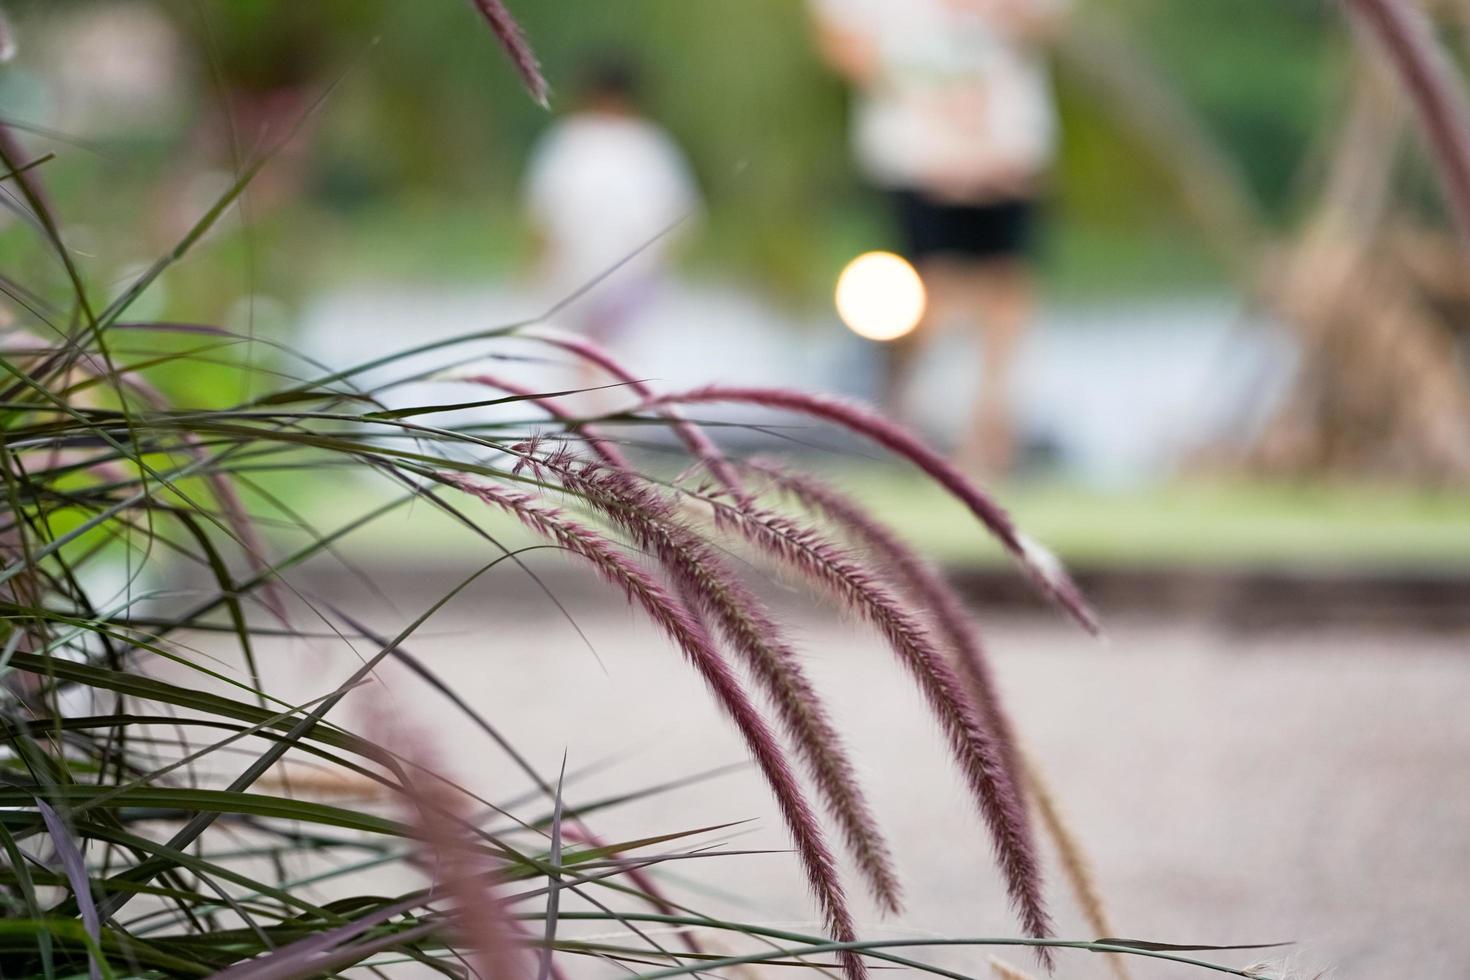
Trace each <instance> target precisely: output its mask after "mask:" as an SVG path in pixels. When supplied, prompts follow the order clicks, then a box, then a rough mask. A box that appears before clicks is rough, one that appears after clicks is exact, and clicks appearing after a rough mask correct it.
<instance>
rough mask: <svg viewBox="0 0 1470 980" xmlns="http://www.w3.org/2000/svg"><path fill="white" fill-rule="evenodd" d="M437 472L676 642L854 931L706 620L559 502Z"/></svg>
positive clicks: (802, 801) (838, 926) (807, 823)
mask: <svg viewBox="0 0 1470 980" xmlns="http://www.w3.org/2000/svg"><path fill="white" fill-rule="evenodd" d="M440 479H441V480H442V481H443V482H445V483H446V484H448V485H450V486H455V487H458V488H459V489H461V490H463V491H464V492H466V493H468V494H470V495H472V496H475V497H478V498H479V499H481V500H483V501H484V502H486V503H487V504H491V505H493V506H495V507H498V508H500V509H501V510H503V511H505V512H507V513H509V514H510V515H511V516H513V517H515V518H516V519H518V520H519V521H521V522H522V523H523V524H525V525H526V526H527V527H528V528H530V529H531V530H532V531H534V532H535V533H537V534H539V535H540V536H542V537H544V538H547V539H548V540H550V541H554V542H555V543H557V544H558V545H560V546H561V547H563V548H565V549H566V550H567V551H568V552H570V553H572V554H574V555H577V556H579V557H581V558H582V559H583V560H585V561H586V562H587V563H588V564H589V565H591V567H592V568H593V570H594V571H596V572H597V573H598V575H600V576H601V577H602V578H603V579H605V580H606V581H608V582H609V583H611V584H613V585H615V586H617V587H618V588H619V589H621V590H622V591H623V593H624V594H625V595H626V596H627V598H628V600H629V601H630V602H632V603H634V604H635V605H637V606H638V607H640V608H641V609H642V610H643V611H644V612H645V613H646V614H647V616H648V617H649V619H650V620H651V621H652V622H653V623H654V624H655V625H657V626H658V627H659V628H660V629H661V630H663V632H664V633H665V634H666V635H668V636H669V638H670V639H672V640H673V641H674V643H675V644H676V645H677V646H678V647H679V648H680V650H681V651H682V652H683V653H684V655H685V657H687V658H688V660H689V661H690V663H691V665H692V666H694V668H695V669H696V670H697V671H698V672H699V673H700V675H701V676H702V677H703V678H704V681H705V683H706V684H707V685H708V686H709V688H710V690H711V692H712V693H713V694H714V696H715V700H716V701H717V702H718V703H719V705H720V707H721V708H722V709H723V710H724V711H725V713H726V715H727V716H728V717H729V718H730V720H731V721H732V722H733V723H734V724H735V727H736V729H737V730H738V731H739V732H740V734H741V737H742V738H743V739H744V741H745V744H746V748H747V749H748V750H749V751H750V753H751V755H752V756H753V757H754V759H755V761H756V765H757V766H758V767H759V768H760V770H761V772H762V774H763V775H764V776H765V779H766V782H767V784H768V785H769V786H770V788H771V791H772V793H773V795H774V796H775V798H776V803H777V805H778V806H779V807H780V809H781V813H782V816H783V817H784V818H785V821H786V825H787V829H788V830H789V832H790V833H791V835H792V838H793V839H794V842H795V844H796V849H797V853H798V855H799V857H800V859H801V861H802V865H803V867H804V868H805V870H806V878H807V884H808V886H809V887H810V888H811V890H812V892H813V894H814V895H815V896H816V898H817V901H818V903H819V904H820V906H821V907H822V911H823V914H824V916H825V917H826V919H827V925H828V928H829V929H830V931H831V932H832V934H833V936H844V935H847V936H851V935H855V934H856V927H855V926H854V924H853V920H852V914H851V912H850V911H849V909H848V907H847V898H846V896H845V895H844V894H843V890H842V884H841V882H840V881H839V880H838V877H837V867H836V862H835V861H834V860H833V858H832V854H831V852H830V851H829V850H828V848H827V844H826V842H825V840H824V838H823V834H822V830H821V827H820V825H819V824H818V823H817V820H816V817H815V816H814V815H813V813H812V810H811V807H810V805H809V804H808V803H807V801H806V797H805V794H804V793H803V792H802V789H801V787H800V785H799V784H798V783H797V781H796V779H795V777H794V776H793V775H792V773H791V769H790V767H789V766H788V765H787V762H786V759H785V757H784V755H783V753H782V751H781V749H780V746H779V743H778V742H777V741H776V738H775V736H774V735H773V734H772V732H771V730H770V728H769V727H767V725H766V723H765V720H764V719H763V718H762V717H761V715H760V712H759V711H758V710H757V709H756V707H755V705H754V703H753V702H751V700H750V698H749V697H748V696H747V695H746V693H745V691H744V690H743V689H742V688H741V686H740V682H739V681H738V680H737V679H736V677H735V674H734V673H733V672H732V671H731V670H730V668H729V665H728V664H726V663H725V661H724V658H722V657H721V656H720V654H719V653H718V652H717V651H716V649H715V647H714V644H713V643H712V642H711V641H710V639H709V636H708V634H707V633H706V632H705V630H704V627H703V626H702V625H700V623H699V621H698V620H697V619H696V618H695V617H694V616H693V615H692V614H691V613H690V612H689V610H688V608H687V607H686V606H685V605H684V604H683V603H682V602H680V601H679V600H678V599H676V598H675V597H674V596H672V595H670V594H669V593H668V592H667V591H666V590H665V589H664V588H663V587H662V586H661V585H659V583H658V582H657V581H655V580H654V579H653V577H652V576H651V575H649V573H648V572H647V571H645V570H644V569H643V568H642V566H640V565H638V564H636V563H635V562H633V561H632V560H630V559H629V558H628V557H627V556H625V555H624V554H623V552H622V551H621V550H620V549H619V548H618V547H617V545H616V544H615V543H614V542H612V541H610V540H608V539H607V538H605V537H603V536H602V535H601V534H598V533H597V532H595V531H593V530H592V529H591V528H588V527H586V526H585V525H583V524H581V523H579V522H577V521H575V520H572V519H571V518H569V517H567V516H566V514H565V513H564V512H563V511H561V510H560V509H559V508H556V507H550V506H546V505H543V504H541V503H539V502H538V501H537V500H536V499H535V498H533V497H531V496H530V495H528V494H524V493H521V492H519V491H514V490H510V489H508V488H505V487H501V486H497V485H495V484H490V483H476V482H473V481H470V480H468V479H466V478H464V477H461V476H459V475H457V474H447V473H446V474H441V475H440ZM838 941H839V942H843V941H846V940H840V939H839V940H838ZM842 960H843V966H844V968H845V970H846V972H847V974H848V976H849V977H850V978H851V980H862V978H864V977H866V976H867V968H866V966H865V965H864V963H863V961H862V958H861V957H860V956H859V955H857V954H853V953H844V955H843V957H842Z"/></svg>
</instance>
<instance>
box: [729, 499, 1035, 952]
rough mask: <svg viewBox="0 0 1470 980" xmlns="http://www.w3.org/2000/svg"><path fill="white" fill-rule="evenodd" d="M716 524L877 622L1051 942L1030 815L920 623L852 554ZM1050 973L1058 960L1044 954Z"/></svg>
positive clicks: (766, 526)
mask: <svg viewBox="0 0 1470 980" xmlns="http://www.w3.org/2000/svg"><path fill="white" fill-rule="evenodd" d="M714 506H715V512H716V515H717V516H716V520H717V521H718V522H719V523H720V524H721V525H722V526H724V527H726V528H731V529H733V530H735V531H736V532H737V533H739V534H740V535H741V536H743V537H744V538H745V539H746V540H747V541H749V542H750V543H751V544H752V545H753V546H754V547H755V548H756V549H757V550H759V551H760V552H762V553H764V554H767V555H769V556H772V557H773V558H775V559H777V560H779V561H781V562H782V563H784V564H786V565H788V566H789V567H791V568H792V569H794V570H795V571H796V572H798V573H799V574H800V575H801V576H802V577H803V578H805V579H806V580H808V581H811V582H813V583H816V584H818V585H821V586H822V587H824V588H825V589H826V590H827V591H828V592H830V593H831V594H832V595H833V596H834V597H835V598H836V599H837V600H838V601H839V602H840V603H841V604H842V605H844V606H845V607H846V608H848V609H850V610H852V611H853V612H855V613H857V614H858V615H859V616H861V617H862V618H864V619H866V620H868V621H869V622H871V623H872V624H873V625H874V626H875V627H876V628H877V629H878V630H879V632H880V633H882V634H883V636H884V637H885V638H886V639H887V641H888V644H889V646H890V647H892V649H893V651H894V652H895V653H896V654H897V655H898V658H899V661H900V662H901V663H902V664H903V665H904V667H906V668H907V669H908V671H909V673H910V674H911V675H912V676H913V678H914V679H915V681H916V682H917V683H918V685H919V689H920V691H921V692H922V693H923V695H924V697H925V700H926V701H928V703H929V707H930V710H931V711H932V712H933V713H934V715H935V717H936V718H937V719H938V721H939V723H940V727H941V728H942V729H943V731H944V733H945V736H946V738H947V739H948V741H949V744H950V750H951V751H952V752H953V753H954V757H955V760H956V761H957V763H958V764H959V767H960V771H961V772H962V773H963V775H964V777H965V781H966V783H967V784H968V786H969V789H970V792H971V795H972V796H973V797H974V800H975V803H976V806H977V807H978V809H979V810H980V813H981V815H982V816H983V817H984V819H985V822H986V824H987V825H988V827H989V829H990V836H991V842H992V845H993V847H994V849H995V854H996V858H997V860H998V862H999V864H1000V867H1001V871H1002V874H1003V875H1004V877H1005V880H1006V890H1007V892H1008V894H1009V895H1010V898H1011V904H1012V906H1013V908H1014V909H1015V911H1016V913H1017V915H1018V916H1019V918H1020V920H1021V924H1022V927H1023V928H1024V929H1025V930H1026V932H1027V934H1028V935H1030V936H1031V937H1032V938H1035V939H1042V938H1046V937H1048V936H1050V935H1051V922H1050V918H1049V916H1048V915H1047V912H1046V905H1045V902H1044V900H1043V898H1042V887H1041V866H1040V862H1039V860H1038V858H1037V855H1036V849H1035V845H1034V844H1033V842H1032V839H1031V831H1030V827H1029V825H1028V823H1027V820H1026V810H1025V806H1024V804H1023V803H1022V801H1021V799H1020V797H1019V796H1018V795H1017V793H1016V792H1015V787H1014V785H1013V784H1012V783H1011V782H1010V780H1009V779H1007V778H1006V771H1005V759H1004V755H1003V753H1002V752H1001V748H1000V745H999V744H998V743H997V742H996V740H995V738H994V737H993V736H992V735H991V733H990V732H989V731H988V730H987V729H986V727H985V726H984V725H983V724H982V723H981V721H980V719H979V717H978V716H977V715H976V713H975V710H974V707H973V705H972V703H971V700H970V697H969V694H968V692H967V691H966V690H965V687H964V685H963V683H962V682H961V681H960V679H959V677H958V676H957V675H956V674H955V672H954V670H953V669H952V668H951V667H950V665H949V661H948V660H947V659H946V658H945V657H944V655H943V654H942V653H941V652H940V649H939V646H938V645H937V644H936V643H935V642H934V639H933V637H932V636H931V635H930V634H929V632H928V630H926V629H925V627H924V625H923V624H922V623H921V622H920V621H919V619H918V618H917V617H916V616H913V615H911V614H910V613H909V612H908V611H907V610H906V609H905V608H904V606H903V604H902V603H901V602H900V601H899V600H898V598H897V597H896V596H895V595H894V594H893V593H892V591H890V590H889V588H888V587H887V585H886V584H885V583H883V582H881V581H879V580H878V579H877V578H875V577H874V576H873V575H872V574H871V573H870V572H869V571H868V569H866V568H864V567H863V566H862V565H861V564H860V563H859V562H858V561H857V560H856V559H855V558H854V557H853V556H852V555H851V554H850V553H849V552H847V551H845V550H844V549H842V548H839V547H838V546H837V545H835V544H833V543H832V542H831V541H830V540H828V539H826V538H824V537H822V536H821V535H819V534H817V533H816V532H815V531H814V530H812V529H811V528H809V527H804V526H802V525H800V524H797V523H796V522H794V521H792V520H791V519H789V518H787V517H784V516H782V515H779V514H773V513H771V512H769V511H764V510H759V509H756V508H747V509H737V508H734V507H730V506H728V505H724V504H719V503H715V504H714ZM1037 949H1038V953H1037V955H1038V956H1039V957H1040V958H1041V959H1042V961H1043V962H1045V963H1046V964H1047V965H1048V966H1050V963H1051V954H1050V953H1049V952H1048V951H1046V950H1045V949H1044V948H1043V947H1037Z"/></svg>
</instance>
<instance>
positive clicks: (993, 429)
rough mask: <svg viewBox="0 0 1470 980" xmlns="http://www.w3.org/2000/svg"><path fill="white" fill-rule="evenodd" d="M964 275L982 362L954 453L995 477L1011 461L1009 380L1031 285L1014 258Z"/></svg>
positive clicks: (1027, 316) (1030, 307)
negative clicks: (962, 434)
mask: <svg viewBox="0 0 1470 980" xmlns="http://www.w3.org/2000/svg"><path fill="white" fill-rule="evenodd" d="M965 279H966V286H967V296H968V298H969V300H970V302H971V303H973V304H974V305H973V307H972V309H973V310H974V311H975V312H977V313H978V314H979V317H980V325H981V327H982V342H983V344H984V347H983V350H984V355H983V357H984V360H983V365H982V370H981V373H980V383H979V387H978V390H977V391H976V393H975V400H974V403H973V405H972V406H971V411H970V422H969V427H968V431H967V432H966V435H965V437H964V439H963V441H962V442H961V444H960V449H959V453H958V457H959V461H960V463H961V465H963V466H965V467H967V468H969V469H970V470H971V471H973V472H978V473H983V474H986V475H988V476H995V475H999V474H1003V473H1005V472H1006V471H1008V470H1009V469H1010V468H1011V466H1012V464H1013V463H1014V462H1015V455H1016V437H1015V425H1014V421H1013V419H1012V413H1011V381H1012V374H1013V366H1014V363H1015V356H1016V350H1017V348H1018V347H1019V345H1020V340H1021V337H1022V335H1023V334H1024V333H1025V331H1026V328H1027V326H1028V325H1029V324H1030V322H1031V318H1032V315H1033V311H1034V307H1035V289H1034V285H1033V283H1032V279H1031V270H1030V269H1029V268H1028V267H1027V265H1026V264H1025V263H1024V262H1022V261H1019V260H1017V259H995V260H990V261H986V262H982V263H975V264H973V265H971V266H970V267H969V269H968V275H967V276H966V277H965Z"/></svg>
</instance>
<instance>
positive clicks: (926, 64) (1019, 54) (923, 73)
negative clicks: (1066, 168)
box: [815, 0, 1065, 190]
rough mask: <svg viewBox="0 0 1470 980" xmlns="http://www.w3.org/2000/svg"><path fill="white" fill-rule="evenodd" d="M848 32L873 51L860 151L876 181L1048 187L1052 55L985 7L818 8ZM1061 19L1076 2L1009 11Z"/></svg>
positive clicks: (973, 2)
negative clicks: (1036, 181) (1031, 180)
mask: <svg viewBox="0 0 1470 980" xmlns="http://www.w3.org/2000/svg"><path fill="white" fill-rule="evenodd" d="M815 2H816V4H817V9H818V13H819V15H820V16H821V17H822V18H823V19H824V20H825V21H827V22H828V23H830V24H831V25H832V26H833V27H834V28H836V29H837V30H839V31H841V32H843V33H847V34H851V35H854V36H855V37H857V38H861V39H863V41H864V42H865V43H867V44H870V45H872V46H873V49H874V54H875V56H876V61H877V65H876V77H875V78H874V79H873V82H872V84H871V85H870V86H868V88H867V89H866V90H865V91H863V92H860V93H859V95H858V103H857V106H856V117H855V119H854V130H853V142H854V150H855V152H856V155H857V158H858V163H859V165H860V166H862V168H863V169H864V171H865V172H866V174H867V176H868V177H869V178H870V179H871V180H873V181H874V182H875V183H877V184H879V185H881V186H885V187H896V188H908V189H917V190H926V189H933V188H942V187H944V186H946V185H950V186H953V185H963V184H965V183H967V182H976V181H984V180H985V179H987V178H992V177H1031V176H1037V175H1039V174H1041V173H1043V172H1045V170H1046V169H1047V168H1048V167H1049V165H1050V164H1051V161H1052V158H1053V156H1054V155H1055V152H1056V142H1057V122H1056V112H1055V109H1054V107H1053V104H1052V92H1051V84H1050V79H1049V77H1048V72H1047V69H1046V65H1045V62H1044V59H1043V57H1042V53H1041V52H1040V51H1039V50H1036V49H1035V48H1034V47H1033V46H1032V45H1030V44H1028V43H1026V42H1025V41H1022V40H1018V39H1016V38H1014V37H1011V36H1009V35H1008V34H1007V33H1006V32H1005V30H1004V28H1003V27H998V26H997V25H996V24H995V23H994V21H993V19H992V16H990V15H987V14H986V13H985V7H986V6H988V4H986V3H984V2H977V0H815ZM1008 2H1011V3H1017V4H1021V5H1023V6H1029V7H1032V8H1034V9H1035V10H1036V12H1037V13H1050V12H1052V11H1053V10H1055V9H1057V8H1059V7H1060V6H1061V5H1062V4H1063V3H1064V2H1065V0H1008Z"/></svg>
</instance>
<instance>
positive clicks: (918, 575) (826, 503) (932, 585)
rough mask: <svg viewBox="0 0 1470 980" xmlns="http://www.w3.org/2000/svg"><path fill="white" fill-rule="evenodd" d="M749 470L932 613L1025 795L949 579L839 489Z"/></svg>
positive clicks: (770, 470) (986, 668) (1001, 712)
mask: <svg viewBox="0 0 1470 980" xmlns="http://www.w3.org/2000/svg"><path fill="white" fill-rule="evenodd" d="M746 465H747V466H748V468H749V469H751V470H753V471H755V472H756V473H759V474H760V475H762V476H764V477H766V478H767V479H768V480H770V481H771V482H772V483H773V484H774V485H775V487H776V488H777V489H778V490H780V491H782V492H784V493H786V494H787V495H789V496H790V497H791V498H792V499H794V500H795V501H796V502H797V503H799V504H800V505H801V506H803V507H805V508H806V509H807V510H808V511H810V512H811V513H813V514H814V515H816V516H817V517H819V518H821V519H823V520H824V521H826V522H827V523H829V524H830V525H832V526H833V527H834V528H836V529H837V530H838V531H839V532H840V533H841V534H843V535H844V536H845V537H846V538H847V539H848V540H850V541H852V542H853V543H854V544H856V545H857V546H858V547H860V548H861V549H863V550H864V551H866V552H867V553H868V555H869V556H870V557H871V558H872V559H873V560H874V561H876V562H877V563H878V564H879V565H880V566H882V567H884V568H886V569H887V570H888V571H889V572H890V573H891V574H892V575H893V576H894V578H895V579H896V581H897V584H898V587H899V589H900V590H901V591H902V592H904V593H905V594H906V595H907V596H908V597H909V598H910V599H911V600H912V601H913V603H914V605H915V606H916V607H917V608H920V609H924V610H926V611H927V612H928V618H929V621H930V624H931V626H932V628H933V630H934V632H935V633H936V634H938V636H939V638H940V639H941V640H942V641H943V642H944V644H945V647H946V648H947V649H948V651H949V653H950V655H951V656H952V658H953V659H954V662H955V665H956V666H957V667H958V668H959V672H960V676H961V677H962V678H963V680H964V681H965V686H966V687H967V688H968V689H969V691H970V695H971V697H972V699H973V700H974V703H975V707H976V709H977V710H978V714H979V718H980V721H981V723H982V724H984V725H985V726H986V727H987V728H989V730H990V734H991V737H992V738H994V739H995V741H996V742H997V743H998V744H999V746H1000V749H1001V753H1002V756H1003V757H1004V761H1005V770H1006V774H1007V776H1008V778H1009V779H1010V782H1011V785H1012V786H1013V787H1014V789H1015V792H1016V793H1017V794H1020V795H1024V789H1025V785H1026V780H1025V778H1024V777H1023V770H1022V767H1021V761H1020V756H1019V754H1018V751H1017V747H1016V736H1015V731H1014V728H1013V727H1012V725H1011V720H1010V716H1009V715H1008V714H1007V713H1006V710H1005V706H1004V705H1003V704H1002V702H1001V697H1000V691H999V690H998V688H997V686H996V683H995V674H994V672H993V671H992V670H991V667H990V658H989V657H988V656H987V655H986V652H985V647H984V645H983V644H982V643H981V642H980V634H979V632H978V630H976V628H975V624H974V623H973V622H972V621H971V618H970V614H969V611H968V610H966V608H965V602H964V600H963V599H962V598H960V595H959V593H958V592H956V591H955V589H954V587H953V586H952V585H950V584H949V582H948V581H946V580H945V578H944V575H943V574H942V573H940V571H939V570H938V569H936V568H935V567H934V566H933V565H931V564H930V563H929V562H927V561H925V560H924V558H923V557H922V556H920V555H919V554H918V553H917V552H915V551H914V549H913V548H911V547H909V545H908V544H907V543H905V542H904V541H903V540H902V539H900V538H899V537H898V535H897V534H895V533H894V532H893V531H892V530H890V529H889V528H888V527H886V526H885V525H884V524H883V523H882V522H881V521H879V520H878V519H877V518H875V517H874V516H873V515H872V514H870V513H868V511H867V510H866V509H865V508H864V507H863V506H862V505H861V504H859V503H858V502H857V501H855V500H853V499H852V498H851V497H849V496H847V495H846V494H844V493H843V492H842V491H840V490H838V489H837V488H836V487H833V486H831V485H830V484H828V483H826V482H825V481H823V480H819V479H817V478H816V477H814V476H810V475H808V474H805V473H796V472H793V471H791V470H789V469H787V468H786V467H784V466H782V465H781V464H779V463H777V462H775V461H773V460H766V459H753V460H750V461H749V462H748V463H747V464H746Z"/></svg>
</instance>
